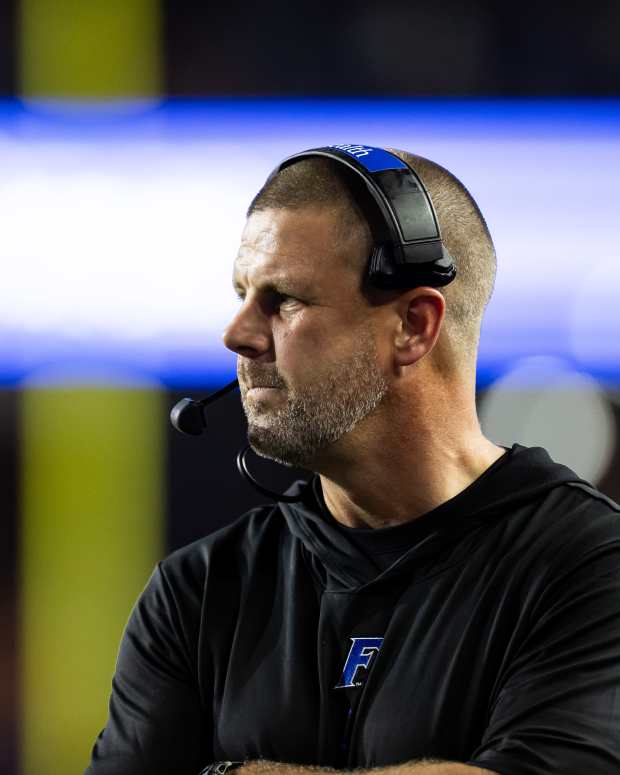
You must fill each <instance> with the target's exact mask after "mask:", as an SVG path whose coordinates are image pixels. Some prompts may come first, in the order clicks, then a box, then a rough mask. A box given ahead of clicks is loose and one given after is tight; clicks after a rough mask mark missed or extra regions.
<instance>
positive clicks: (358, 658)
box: [334, 638, 383, 689]
mask: <svg viewBox="0 0 620 775" xmlns="http://www.w3.org/2000/svg"><path fill="white" fill-rule="evenodd" d="M382 643H383V638H351V648H350V649H349V655H348V656H347V659H346V662H345V663H344V669H343V671H342V676H341V678H340V683H339V684H337V685H336V686H335V687H334V689H349V688H350V687H352V686H361V685H362V683H363V681H356V680H355V677H356V675H357V671H358V670H359V669H360V668H363V669H364V670H369V669H370V663H371V662H372V661H373V659H374V657H375V655H376V654H378V653H379V649H380V648H381V644H382Z"/></svg>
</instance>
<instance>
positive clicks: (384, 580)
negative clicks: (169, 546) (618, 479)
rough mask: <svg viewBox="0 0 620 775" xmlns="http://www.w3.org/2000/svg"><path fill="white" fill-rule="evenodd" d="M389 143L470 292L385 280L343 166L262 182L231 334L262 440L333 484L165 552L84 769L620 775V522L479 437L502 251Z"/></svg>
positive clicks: (297, 167) (365, 202)
mask: <svg viewBox="0 0 620 775" xmlns="http://www.w3.org/2000/svg"><path fill="white" fill-rule="evenodd" d="M394 153H396V155H397V156H398V157H399V158H401V159H404V160H405V161H406V162H407V163H408V164H409V166H410V167H411V168H412V169H413V170H415V171H416V172H417V174H418V175H419V177H420V179H421V180H422V182H423V183H424V185H425V187H426V189H427V190H428V192H429V193H430V196H431V198H432V202H433V204H434V207H435V210H436V213H437V216H438V220H439V223H440V226H441V232H442V239H443V243H444V245H445V247H446V248H447V250H448V251H449V253H450V255H451V256H452V258H453V259H454V261H455V263H456V269H457V276H456V279H455V280H454V282H452V283H451V284H449V285H447V286H446V287H445V288H440V287H432V286H430V285H417V286H414V287H408V288H396V289H394V288H392V289H390V288H377V287H374V286H373V285H372V284H371V283H369V282H368V266H367V265H368V256H369V255H370V254H371V252H372V250H373V245H375V244H376V239H377V236H376V228H377V222H378V220H380V219H378V217H377V212H376V208H375V209H373V208H374V205H373V202H372V201H370V198H369V197H368V195H367V193H365V189H364V186H363V185H362V186H360V185H359V180H357V179H356V178H355V176H353V177H352V176H351V175H350V174H348V173H347V171H346V170H344V169H342V167H341V165H339V164H337V163H334V161H333V160H330V159H323V158H308V159H302V160H300V161H298V162H297V163H294V164H291V165H289V166H287V167H285V168H284V169H282V170H281V171H279V172H278V173H277V174H276V175H275V176H273V177H272V178H270V180H269V181H268V182H267V184H266V185H265V186H264V187H263V189H262V190H261V191H260V192H259V194H258V195H257V197H256V198H255V199H254V201H253V203H252V205H251V206H250V210H249V213H248V219H247V223H246V226H245V229H244V232H243V236H242V240H241V246H240V249H239V254H238V256H237V259H236V262H235V268H234V284H235V288H236V290H237V293H238V295H239V297H240V300H241V304H240V308H239V310H238V313H237V315H236V316H235V317H234V319H233V320H232V321H231V323H230V325H229V326H228V328H227V329H226V332H225V334H224V342H225V344H226V346H227V347H229V348H230V349H232V350H234V351H235V352H236V353H237V354H238V377H239V382H240V388H241V397H242V401H243V406H244V410H245V412H246V415H247V419H248V437H249V440H250V442H251V444H252V447H253V448H254V449H255V450H256V451H257V452H258V453H259V454H261V455H264V456H266V457H269V458H272V459H274V460H276V461H280V462H283V463H286V464H295V465H301V466H304V467H305V468H307V469H308V470H310V471H313V472H315V475H314V476H313V477H312V479H311V480H310V482H309V484H308V485H306V486H304V485H302V484H296V485H295V486H294V488H293V489H292V491H291V493H289V494H292V495H296V496H297V497H298V501H297V502H295V503H284V502H281V503H277V504H275V505H273V506H268V507H261V508H257V509H254V510H253V511H252V512H250V513H249V514H247V515H245V516H244V517H242V518H241V519H240V520H238V521H237V522H235V523H234V524H233V525H231V526H229V527H227V528H225V529H223V530H220V531H218V532H217V533H215V534H213V535H211V536H208V537H206V538H204V539H202V540H200V541H198V542H196V543H194V544H192V545H190V546H188V547H185V548H184V549H181V550H180V551H178V552H175V553H174V554H173V555H171V556H170V557H168V558H167V559H166V560H164V562H162V563H160V565H159V566H158V568H157V570H156V571H155V573H154V575H153V577H152V578H151V580H150V582H149V584H148V585H147V587H146V589H145V591H144V593H143V595H142V596H141V598H140V600H139V601H138V603H137V605H136V607H135V609H134V611H133V614H132V616H131V619H130V621H129V624H128V626H127V630H126V632H125V635H124V638H123V642H122V645H121V650H120V654H119V660H118V664H117V671H116V675H115V678H114V684H113V694H112V699H111V705H110V720H109V723H108V726H107V727H106V729H105V730H104V732H103V733H102V735H101V736H100V738H99V740H98V741H97V744H96V746H95V750H94V752H93V761H92V763H91V766H90V768H89V770H88V773H89V775H104V773H107V774H108V775H112V774H114V775H121V773H122V775H143V774H144V775H146V773H149V775H152V774H153V773H175V774H176V775H197V773H198V772H199V771H200V770H201V769H202V768H203V767H205V766H206V765H209V764H213V765H216V763H222V762H227V761H228V762H230V761H232V762H234V763H235V764H234V766H235V767H239V766H240V768H241V770H242V771H243V775H308V773H310V772H314V773H316V772H317V771H318V772H321V770H322V769H326V770H331V769H333V768H336V769H358V770H359V769H362V770H366V769H369V768H376V769H378V775H390V774H392V775H484V774H485V773H500V774H501V775H552V774H553V773H558V775H559V774H560V773H561V774H562V775H572V774H574V775H583V774H584V773H588V775H599V774H600V775H603V773H605V774H606V775H608V774H609V773H612V772H616V771H619V770H620V736H619V735H618V729H620V530H619V528H618V519H617V514H618V507H617V506H616V505H615V504H613V503H612V502H611V501H609V500H608V499H607V498H605V497H604V496H603V495H601V494H600V493H598V492H597V491H595V490H593V489H592V488H591V487H589V486H588V485H587V484H586V483H584V482H582V481H581V480H579V479H578V477H577V476H576V475H575V474H574V473H573V472H571V471H570V470H569V469H567V468H565V467H563V466H561V465H558V464H555V463H553V462H552V461H551V460H550V458H549V457H548V456H547V454H546V453H545V452H544V451H543V450H540V449H526V448H523V447H519V446H517V445H515V446H514V447H513V448H512V449H509V450H506V449H505V448H503V447H498V446H496V445H495V444H494V443H492V442H491V441H489V440H488V439H486V438H485V437H484V436H483V434H482V432H481V430H480V427H479V424H478V420H477V416H476V408H475V366H476V349H477V344H478V337H479V331H480V322H481V319H482V314H483V311H484V308H485V305H486V303H487V301H488V299H489V296H490V294H491V290H492V286H493V280H494V273H495V256H494V250H493V245H492V242H491V238H490V236H489V233H488V230H487V228H486V225H485V222H484V220H483V218H482V215H481V214H480V212H479V210H478V208H477V206H476V204H475V202H474V201H473V199H472V198H471V196H470V195H469V194H468V192H467V191H466V189H465V188H464V187H463V186H462V184H461V183H460V182H459V181H458V180H456V178H454V177H453V176H452V175H451V174H450V173H448V172H447V171H446V170H444V169H443V168H441V167H439V166H438V165H436V164H434V163H432V162H430V161H428V160H425V159H422V158H420V157H416V156H412V155H411V154H408V153H404V152H400V151H397V152H394ZM524 302H525V303H526V300H524ZM524 314H526V312H525V311H524ZM239 763H242V764H241V765H240V764H239ZM217 766H218V771H223V770H226V768H227V767H228V765H227V764H218V765H217ZM212 769H213V768H212ZM384 771H385V773H384Z"/></svg>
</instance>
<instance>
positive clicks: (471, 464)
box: [321, 423, 505, 528]
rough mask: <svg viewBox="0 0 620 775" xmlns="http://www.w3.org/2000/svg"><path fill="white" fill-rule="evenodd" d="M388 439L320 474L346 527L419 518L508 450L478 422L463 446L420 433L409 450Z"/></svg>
mask: <svg viewBox="0 0 620 775" xmlns="http://www.w3.org/2000/svg"><path fill="white" fill-rule="evenodd" d="M476 429H477V430H476ZM385 439H386V436H384V437H383V439H382V441H381V443H380V444H376V445H371V448H369V447H368V446H367V445H364V447H363V449H362V452H361V453H360V455H359V456H358V458H357V460H349V461H348V462H347V464H346V466H342V467H340V466H333V467H331V466H330V468H333V470H332V471H329V472H328V473H327V472H326V473H321V486H322V488H323V496H324V498H325V503H326V505H327V507H328V509H329V511H330V512H331V514H332V515H333V517H334V518H335V519H336V520H337V521H338V522H340V523H341V524H343V525H347V526H348V527H367V528H368V527H370V528H381V527H390V526H392V525H399V524H402V523H405V522H409V521H411V520H413V519H416V518H417V517H420V516H422V514H426V513H427V512H429V511H431V510H432V509H434V508H436V507H437V506H440V505H441V504H442V503H445V502H446V501H448V500H450V499H451V498H454V497H455V496H456V495H458V494H459V493H460V492H462V491H463V490H464V489H466V488H467V487H469V485H470V484H472V482H474V481H475V480H476V479H478V477H479V476H481V475H482V474H483V473H484V472H485V471H486V470H487V469H488V468H489V467H490V466H491V465H493V463H494V462H495V461H496V460H498V459H499V458H500V457H501V456H502V455H503V454H504V452H505V449H504V448H503V447H498V446H496V445H495V444H493V443H492V442H491V441H489V440H488V439H487V438H485V437H484V436H483V435H482V433H481V431H480V429H479V428H478V426H477V423H476V428H475V429H472V432H471V433H469V434H466V435H463V436H462V437H461V438H460V439H459V440H458V443H457V441H456V440H455V439H454V437H445V436H440V435H438V434H433V436H427V438H424V434H418V435H417V437H416V442H415V443H413V444H411V445H406V444H405V445H404V446H403V444H402V443H400V444H399V441H401V442H402V437H401V439H400V440H399V439H397V438H396V439H394V444H387V443H386V441H385ZM416 447H417V449H415V448H416Z"/></svg>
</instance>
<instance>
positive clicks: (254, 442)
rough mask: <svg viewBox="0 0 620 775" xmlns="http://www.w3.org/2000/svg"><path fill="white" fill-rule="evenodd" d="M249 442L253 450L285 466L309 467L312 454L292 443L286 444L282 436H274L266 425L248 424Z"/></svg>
mask: <svg viewBox="0 0 620 775" xmlns="http://www.w3.org/2000/svg"><path fill="white" fill-rule="evenodd" d="M248 442H249V444H250V447H252V450H253V451H254V452H255V453H256V454H257V455H259V456H260V457H264V458H267V459H268V460H273V461H274V462H275V463H280V464H281V465H284V466H289V467H295V468H308V467H309V464H310V456H309V455H308V452H307V450H302V449H300V448H299V447H296V446H294V445H292V444H286V443H285V442H284V441H283V439H281V438H274V436H273V435H272V434H270V433H269V432H268V429H266V428H265V427H264V426H260V425H252V424H250V425H249V426H248Z"/></svg>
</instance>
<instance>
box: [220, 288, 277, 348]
mask: <svg viewBox="0 0 620 775" xmlns="http://www.w3.org/2000/svg"><path fill="white" fill-rule="evenodd" d="M222 340H223V342H224V344H225V345H226V347H228V349H229V350H232V351H233V352H235V353H237V354H238V355H244V356H245V357H246V358H258V357H260V356H261V355H263V354H264V353H266V352H269V350H270V348H271V330H270V328H269V321H268V319H267V317H266V316H265V315H264V314H263V313H262V312H261V310H260V308H259V307H258V305H257V304H255V303H252V302H249V301H248V300H246V301H244V302H243V305H242V306H241V309H240V310H239V312H237V314H236V315H235V317H234V318H233V319H232V320H231V321H230V323H229V324H228V326H227V327H226V328H225V329H224V333H223V334H222Z"/></svg>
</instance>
